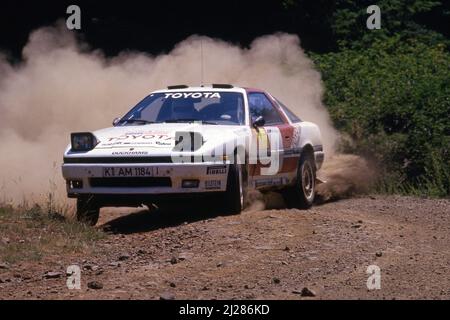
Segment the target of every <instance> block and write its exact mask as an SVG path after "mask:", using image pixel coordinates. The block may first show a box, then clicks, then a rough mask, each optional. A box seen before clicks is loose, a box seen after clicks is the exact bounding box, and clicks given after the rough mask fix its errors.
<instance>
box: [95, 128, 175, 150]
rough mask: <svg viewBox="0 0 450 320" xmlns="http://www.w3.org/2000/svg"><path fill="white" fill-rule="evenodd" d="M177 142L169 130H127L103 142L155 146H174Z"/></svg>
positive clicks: (110, 145)
mask: <svg viewBox="0 0 450 320" xmlns="http://www.w3.org/2000/svg"><path fill="white" fill-rule="evenodd" d="M174 143H175V139H174V136H173V135H169V133H167V132H161V131H146V132H127V133H125V134H122V135H120V136H113V137H110V138H108V139H107V140H106V141H105V142H104V143H102V144H101V146H103V147H113V146H130V145H133V146H134V145H140V146H153V147H158V146H162V147H166V146H172V145H174Z"/></svg>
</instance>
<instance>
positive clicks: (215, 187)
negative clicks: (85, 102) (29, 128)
mask: <svg viewBox="0 0 450 320" xmlns="http://www.w3.org/2000/svg"><path fill="white" fill-rule="evenodd" d="M323 160H324V152H323V148H322V141H321V135H320V130H319V128H318V127H317V125H315V124H313V123H310V122H306V121H302V120H301V119H300V118H299V117H297V116H296V115H295V114H294V113H293V112H292V111H291V110H290V109H288V108H287V107H286V106H285V105H284V104H283V103H282V102H280V101H279V100H278V99H276V98H275V97H273V96H272V95H271V94H269V93H267V92H265V91H262V90H258V89H250V88H240V87H234V86H232V85H224V84H214V85H211V86H201V87H188V86H185V85H177V86H170V87H168V88H167V89H165V90H159V91H154V92H152V93H150V94H149V95H148V96H147V97H145V98H144V99H143V100H142V101H141V102H139V103H138V104H137V105H136V106H135V107H133V108H132V109H131V110H130V111H129V112H128V113H127V114H125V115H124V116H123V117H121V118H117V119H115V120H114V121H113V126H112V127H110V128H106V129H101V130H98V131H94V132H77V133H72V134H71V143H70V145H69V146H68V147H67V149H66V151H65V153H64V163H63V165H62V173H63V177H64V179H65V180H66V182H67V193H68V197H70V198H76V199H77V219H78V220H80V221H84V222H86V223H89V224H91V225H94V224H96V222H97V220H98V217H99V212H100V208H102V207H108V206H131V207H134V206H135V207H138V206H141V205H147V206H148V205H152V204H155V205H157V206H158V204H162V203H164V202H167V201H169V202H170V201H173V200H174V199H183V197H194V196H216V197H218V198H219V199H220V201H222V206H221V207H222V208H224V210H225V211H227V212H228V213H239V212H241V210H243V208H244V205H245V203H246V195H247V191H248V190H251V189H257V190H261V191H263V192H264V191H269V190H278V191H280V192H282V194H283V196H284V197H285V200H286V203H287V205H288V206H289V207H295V208H309V207H310V206H311V205H312V204H313V201H314V195H315V186H316V171H317V170H319V169H320V167H321V165H322V163H323Z"/></svg>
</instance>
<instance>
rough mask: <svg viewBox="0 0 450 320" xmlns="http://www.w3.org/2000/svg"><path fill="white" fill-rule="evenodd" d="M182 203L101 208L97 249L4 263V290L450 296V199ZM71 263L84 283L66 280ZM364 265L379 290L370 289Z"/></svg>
mask: <svg viewBox="0 0 450 320" xmlns="http://www.w3.org/2000/svg"><path fill="white" fill-rule="evenodd" d="M186 207H187V208H184V209H178V210H175V211H176V212H163V213H158V212H148V211H145V210H141V211H139V210H132V211H124V210H113V211H111V210H103V211H102V214H101V218H100V222H99V224H98V227H99V228H102V229H104V230H105V231H106V232H107V236H106V237H104V239H102V240H99V241H98V242H97V243H96V248H95V249H94V250H87V251H88V253H85V254H74V255H69V256H67V255H65V256H59V255H58V253H57V252H55V254H54V255H49V256H46V257H44V259H42V260H41V261H40V262H35V263H30V262H28V263H21V264H17V265H11V266H8V267H6V266H3V268H0V298H4V299H5V298H6V299H18V298H26V299H39V298H49V299H87V298H100V299H130V298H132V299H134V298H137V299H160V298H161V297H162V298H166V299H172V298H174V299H184V298H188V299H211V298H215V299H234V298H236V299H310V298H307V297H304V296H302V294H301V291H302V289H303V288H305V287H306V288H308V289H309V290H311V291H313V292H314V294H315V296H314V297H311V298H313V299H358V298H363V299H410V298H419V299H450V277H449V275H450V201H449V200H430V199H420V198H411V197H393V196H392V197H384V196H373V197H363V198H354V199H348V200H341V201H338V202H332V203H327V204H324V205H321V206H315V207H313V209H311V210H307V211H299V210H286V209H284V210H265V211H254V212H244V213H242V214H241V215H236V216H220V215H217V214H214V213H212V212H214V210H212V209H210V208H206V207H205V209H204V210H202V211H199V210H194V209H192V208H191V209H189V208H188V207H189V206H186ZM130 212H131V213H130ZM72 264H77V265H79V266H80V267H81V269H82V272H81V290H69V289H68V288H67V286H66V275H65V272H66V268H67V266H69V265H72ZM369 265H377V266H379V267H380V269H381V288H380V289H379V290H368V289H367V286H366V282H367V279H368V277H369V274H367V273H366V270H367V267H368V266H369ZM48 272H53V273H48ZM88 284H89V285H88ZM88 286H89V287H91V288H89V287H88ZM95 288H96V289H95Z"/></svg>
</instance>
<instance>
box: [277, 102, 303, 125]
mask: <svg viewBox="0 0 450 320" xmlns="http://www.w3.org/2000/svg"><path fill="white" fill-rule="evenodd" d="M275 100H276V101H277V103H278V105H279V106H280V107H281V109H283V111H284V113H285V114H286V115H287V117H288V118H289V120H291V122H292V123H296V122H302V120H301V119H300V118H299V117H297V116H296V115H295V113H293V112H292V111H291V110H289V109H288V107H286V106H285V105H284V104H283V103H282V102H281V101H280V100H278V99H275Z"/></svg>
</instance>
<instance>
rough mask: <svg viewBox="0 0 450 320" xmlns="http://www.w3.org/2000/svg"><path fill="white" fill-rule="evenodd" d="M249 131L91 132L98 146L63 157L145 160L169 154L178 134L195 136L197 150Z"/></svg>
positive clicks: (173, 126) (158, 126) (148, 128)
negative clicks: (198, 141)
mask: <svg viewBox="0 0 450 320" xmlns="http://www.w3.org/2000/svg"><path fill="white" fill-rule="evenodd" d="M249 130H250V129H249V128H247V127H245V126H229V125H228V126H227V125H199V124H191V123H155V124H148V125H139V126H120V127H111V128H106V129H101V130H98V131H95V132H93V134H94V135H95V137H96V138H97V140H98V141H99V143H98V144H97V146H96V147H95V148H94V149H93V150H91V151H88V152H71V151H70V146H69V147H68V148H67V150H66V156H69V157H70V156H77V157H80V156H81V157H84V156H148V155H150V156H151V155H167V154H170V153H171V151H172V150H173V148H174V146H175V135H176V133H177V132H198V133H200V134H201V135H202V137H203V145H202V147H201V148H200V149H199V150H198V151H199V152H201V151H202V150H204V149H208V148H213V147H214V146H216V145H218V144H223V143H226V142H227V141H229V140H232V139H235V137H236V136H237V135H242V134H245V132H247V131H249Z"/></svg>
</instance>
